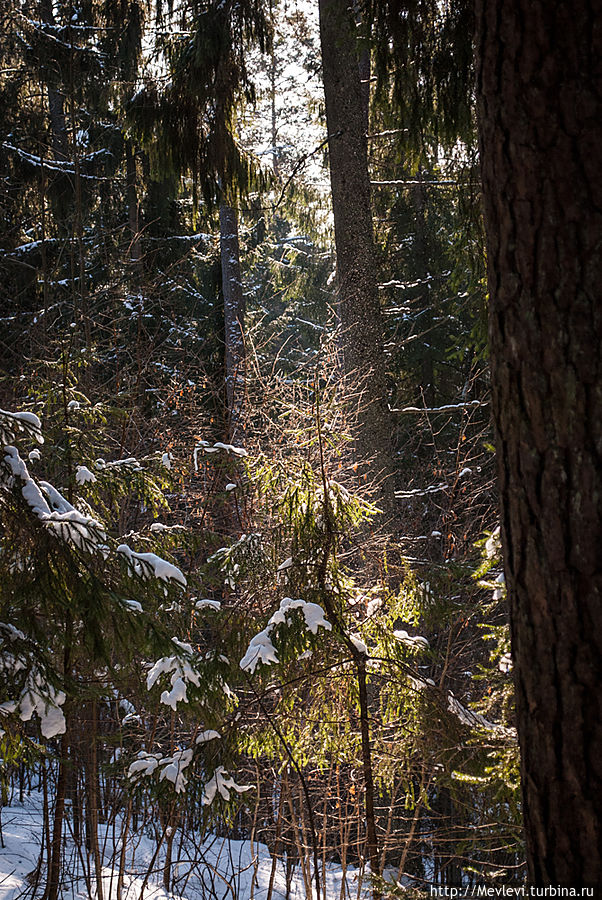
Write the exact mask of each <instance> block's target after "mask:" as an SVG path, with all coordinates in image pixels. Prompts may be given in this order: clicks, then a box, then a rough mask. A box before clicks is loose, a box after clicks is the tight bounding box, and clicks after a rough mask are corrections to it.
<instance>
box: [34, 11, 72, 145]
mask: <svg viewBox="0 0 602 900" xmlns="http://www.w3.org/2000/svg"><path fill="white" fill-rule="evenodd" d="M40 14H41V17H42V21H43V22H44V24H46V25H55V24H56V23H55V19H54V12H53V9H52V0H41V2H40ZM46 90H47V92H48V113H49V116H50V129H51V135H52V150H53V153H54V158H55V159H57V160H63V161H64V160H67V159H68V158H69V139H68V135H67V123H66V120H65V98H64V97H63V95H62V94H61V92H60V91H59V90H57V88H56V87H54V86H53V85H52V83H51V82H48V83H47V85H46Z"/></svg>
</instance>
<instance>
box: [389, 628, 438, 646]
mask: <svg viewBox="0 0 602 900" xmlns="http://www.w3.org/2000/svg"><path fill="white" fill-rule="evenodd" d="M393 637H396V638H397V640H398V641H400V642H401V643H402V644H404V645H405V646H406V647H410V649H412V650H428V649H429V647H430V644H429V642H428V641H427V639H426V638H425V637H421V636H420V635H411V634H408V632H407V631H405V629H401V630H400V631H394V632H393Z"/></svg>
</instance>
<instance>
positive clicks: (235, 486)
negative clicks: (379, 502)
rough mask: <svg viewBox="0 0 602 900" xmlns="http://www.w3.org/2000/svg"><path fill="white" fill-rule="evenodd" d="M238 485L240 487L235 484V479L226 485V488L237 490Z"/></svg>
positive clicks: (227, 489)
mask: <svg viewBox="0 0 602 900" xmlns="http://www.w3.org/2000/svg"><path fill="white" fill-rule="evenodd" d="M237 487H238V485H236V484H234V482H233V481H230V482H229V483H228V484H227V485H226V488H225V490H226V491H228V492H230V491H235V490H236V488H237Z"/></svg>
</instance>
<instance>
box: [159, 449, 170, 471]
mask: <svg viewBox="0 0 602 900" xmlns="http://www.w3.org/2000/svg"><path fill="white" fill-rule="evenodd" d="M171 460H172V455H171V453H163V454H162V456H161V465H163V466H165V468H166V469H171Z"/></svg>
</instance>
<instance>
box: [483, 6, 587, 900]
mask: <svg viewBox="0 0 602 900" xmlns="http://www.w3.org/2000/svg"><path fill="white" fill-rule="evenodd" d="M476 13H477V79H478V81H477V90H478V103H479V116H480V135H481V159H482V177H483V193H484V203H485V221H486V228H487V240H488V263H489V287H490V294H491V307H490V338H491V364H492V382H493V409H494V417H495V424H496V429H497V447H498V469H499V483H500V493H501V500H502V532H503V543H504V559H505V568H506V578H507V583H508V592H509V597H510V607H511V627H512V642H513V654H514V659H515V677H516V694H517V717H518V718H517V721H518V732H519V739H520V746H521V756H522V775H523V799H524V819H525V828H526V838H527V857H528V869H529V878H530V880H531V882H532V883H534V884H535V885H547V884H560V885H563V886H582V887H585V886H587V887H589V886H600V885H602V458H601V456H602V349H601V339H602V287H601V286H602V252H601V251H602V165H601V162H602V27H601V23H602V3H601V2H600V0H556V2H552V3H551V2H549V0H548V2H541V0H503V2H501V0H497V2H496V0H477V4H476Z"/></svg>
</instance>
